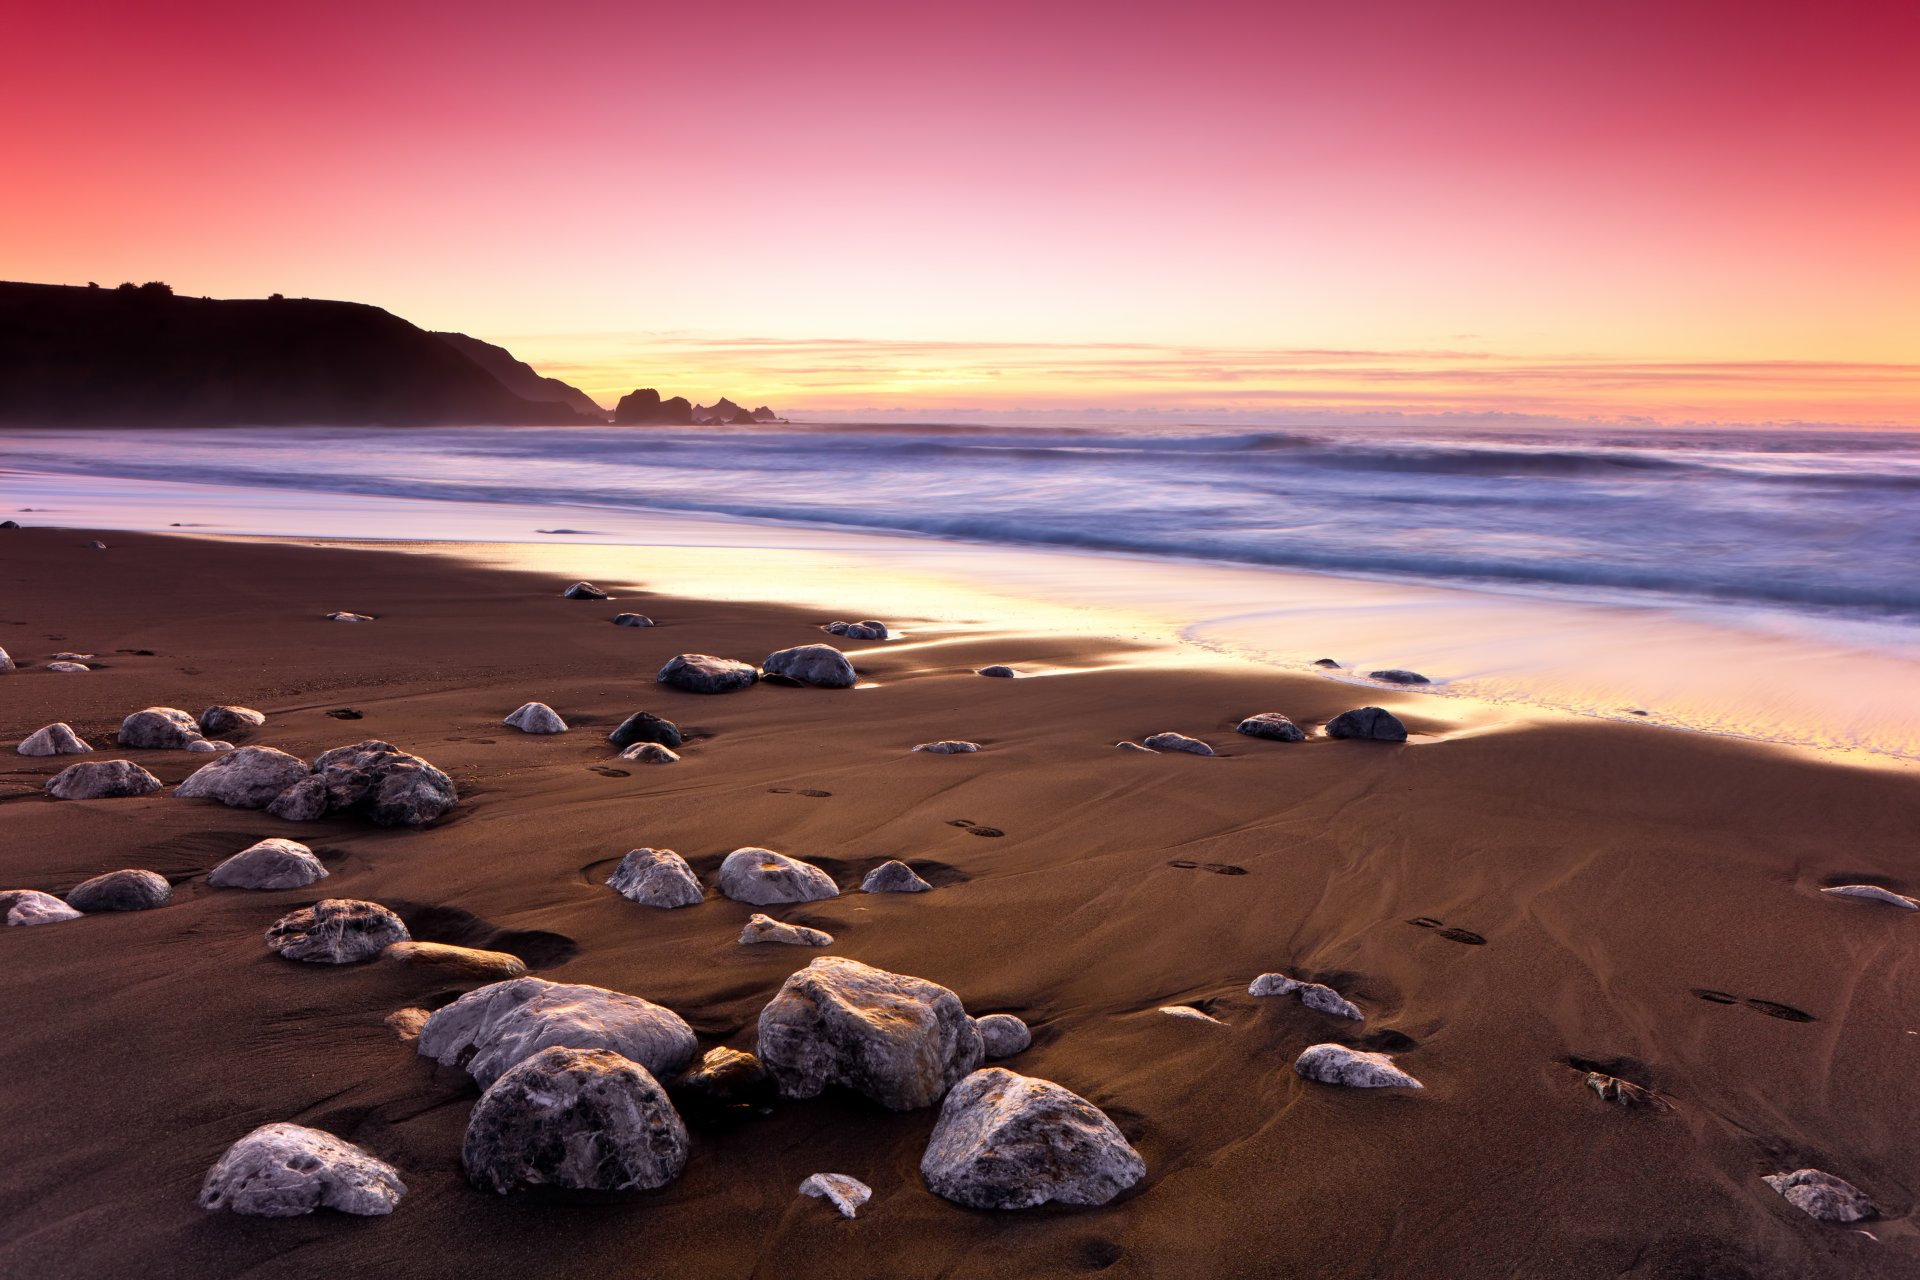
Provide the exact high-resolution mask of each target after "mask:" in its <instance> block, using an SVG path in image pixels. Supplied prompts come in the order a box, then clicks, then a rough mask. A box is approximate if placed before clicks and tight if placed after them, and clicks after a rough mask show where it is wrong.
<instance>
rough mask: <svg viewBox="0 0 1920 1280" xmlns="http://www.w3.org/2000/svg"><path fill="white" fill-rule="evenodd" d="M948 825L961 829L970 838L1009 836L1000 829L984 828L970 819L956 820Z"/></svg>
mask: <svg viewBox="0 0 1920 1280" xmlns="http://www.w3.org/2000/svg"><path fill="white" fill-rule="evenodd" d="M947 825H948V826H950V827H959V828H960V829H961V830H962V831H965V832H966V833H967V834H968V835H970V836H986V837H988V838H990V839H991V838H992V837H995V836H1003V835H1005V834H1007V833H1006V832H1004V831H1002V830H1001V829H1000V828H998V827H983V826H981V825H980V824H979V823H977V822H973V821H970V820H969V819H966V818H955V819H953V820H952V821H950V822H948V823H947Z"/></svg>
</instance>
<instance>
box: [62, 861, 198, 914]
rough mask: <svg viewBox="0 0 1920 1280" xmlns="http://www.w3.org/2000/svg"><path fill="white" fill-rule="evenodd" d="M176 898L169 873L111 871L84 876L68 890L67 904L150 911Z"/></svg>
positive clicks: (88, 909) (82, 907) (90, 909)
mask: <svg viewBox="0 0 1920 1280" xmlns="http://www.w3.org/2000/svg"><path fill="white" fill-rule="evenodd" d="M172 899H173V886H172V885H170V884H168V883H167V881H166V877H164V876H161V875H157V874H155V873H154V872H151V871H138V870H132V869H129V870H125V871H109V872H107V873H106V874H105V875H103V876H95V877H94V878H93V879H91V880H83V881H81V882H80V883H79V884H77V885H75V886H74V887H73V889H72V891H71V892H69V893H68V894H67V905H68V906H70V907H72V908H73V909H74V910H76V911H85V912H89V913H91V912H95V911H150V910H152V909H153V908H154V907H164V906H166V905H167V903H168V902H170V901H172Z"/></svg>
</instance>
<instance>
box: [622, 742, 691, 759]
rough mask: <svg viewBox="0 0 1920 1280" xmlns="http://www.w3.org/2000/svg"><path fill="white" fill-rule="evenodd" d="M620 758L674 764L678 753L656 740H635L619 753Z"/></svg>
mask: <svg viewBox="0 0 1920 1280" xmlns="http://www.w3.org/2000/svg"><path fill="white" fill-rule="evenodd" d="M620 758H621V759H622V760H632V761H635V762H636V763H639V764H676V763H678V762H679V759H680V753H679V752H678V751H675V750H674V749H673V748H671V747H663V746H661V745H660V744H659V743H657V742H636V743H634V744H633V745H632V746H630V747H628V748H627V749H626V750H625V751H622V752H621V753H620Z"/></svg>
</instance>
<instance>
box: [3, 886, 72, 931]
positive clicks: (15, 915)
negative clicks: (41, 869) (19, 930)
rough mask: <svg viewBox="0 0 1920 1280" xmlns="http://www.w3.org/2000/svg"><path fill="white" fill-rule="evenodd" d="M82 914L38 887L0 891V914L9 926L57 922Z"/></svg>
mask: <svg viewBox="0 0 1920 1280" xmlns="http://www.w3.org/2000/svg"><path fill="white" fill-rule="evenodd" d="M82 914H83V913H81V912H79V911H75V910H74V909H73V908H72V907H70V906H68V905H67V904H66V903H64V902H62V901H60V899H58V898H56V897H54V896H53V895H52V894H50V893H42V892H40V891H39V890H38V889H9V890H7V891H6V892H4V893H0V916H4V917H5V918H6V921H7V924H8V925H9V926H14V925H21V926H24V925H35V924H58V923H60V922H61V921H62V920H78V919H79V918H80V917H81V915H82Z"/></svg>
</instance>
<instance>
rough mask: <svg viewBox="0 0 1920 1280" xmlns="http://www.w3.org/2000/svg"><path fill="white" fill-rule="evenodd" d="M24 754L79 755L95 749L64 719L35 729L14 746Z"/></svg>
mask: <svg viewBox="0 0 1920 1280" xmlns="http://www.w3.org/2000/svg"><path fill="white" fill-rule="evenodd" d="M14 750H15V751H17V752H19V753H20V754H21V755H23V756H77V755H84V754H86V753H87V752H90V751H92V750H93V748H92V747H90V746H88V745H87V743H86V740H85V739H84V738H82V737H81V736H80V735H79V734H77V733H75V732H74V731H73V726H72V725H70V724H68V723H67V722H66V721H64V720H62V721H60V722H59V723H57V724H50V725H46V726H44V727H42V728H39V729H35V730H34V731H33V732H32V733H30V734H28V735H27V736H26V737H24V738H22V739H21V740H20V745H19V746H17V747H15V748H14Z"/></svg>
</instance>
